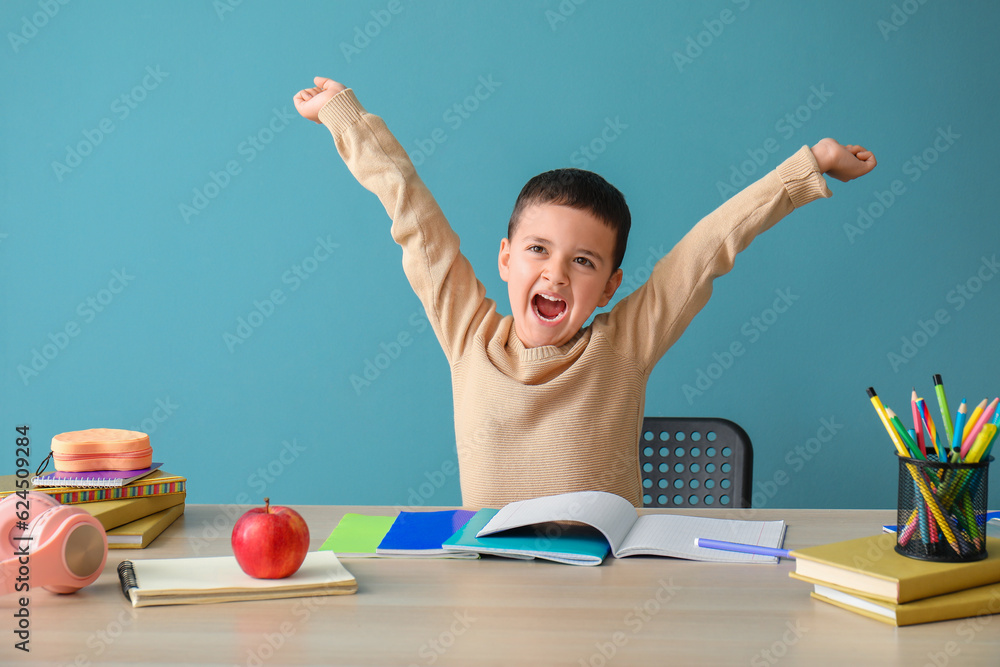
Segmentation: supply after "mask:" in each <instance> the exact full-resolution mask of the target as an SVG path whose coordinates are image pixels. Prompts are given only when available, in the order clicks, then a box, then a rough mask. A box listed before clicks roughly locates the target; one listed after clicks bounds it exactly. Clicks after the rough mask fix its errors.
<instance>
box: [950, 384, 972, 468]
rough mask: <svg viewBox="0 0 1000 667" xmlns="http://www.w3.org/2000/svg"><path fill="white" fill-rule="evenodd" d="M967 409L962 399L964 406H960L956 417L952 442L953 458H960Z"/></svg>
mask: <svg viewBox="0 0 1000 667" xmlns="http://www.w3.org/2000/svg"><path fill="white" fill-rule="evenodd" d="M966 410H968V407H966V404H965V399H964V398H963V399H962V404H961V405H959V406H958V413H957V414H956V415H955V435H954V436H953V437H952V440H951V453H952V457H953V458H956V459H957V458H958V452H959V451H961V449H962V430H963V429H964V428H965V418H966V416H967V415H966Z"/></svg>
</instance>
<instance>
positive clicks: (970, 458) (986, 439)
mask: <svg viewBox="0 0 1000 667" xmlns="http://www.w3.org/2000/svg"><path fill="white" fill-rule="evenodd" d="M996 433H997V426H996V424H987V425H986V426H984V427H983V430H982V431H980V432H979V435H978V436H977V437H976V441H975V442H974V443H973V445H972V447H970V448H969V452H968V454H967V455H966V457H965V462H966V463H979V459H981V458H982V457H983V452H985V451H986V447H987V446H988V445H989V444H990V442H991V441H992V440H993V436H995V435H996Z"/></svg>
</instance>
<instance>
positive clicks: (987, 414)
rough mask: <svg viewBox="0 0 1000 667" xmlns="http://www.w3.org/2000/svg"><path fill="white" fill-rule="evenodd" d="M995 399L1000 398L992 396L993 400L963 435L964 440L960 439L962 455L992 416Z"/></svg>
mask: <svg viewBox="0 0 1000 667" xmlns="http://www.w3.org/2000/svg"><path fill="white" fill-rule="evenodd" d="M997 401H1000V398H994V399H993V401H992V402H990V404H989V405H988V406H986V409H985V410H983V413H982V414H981V415H979V419H977V420H976V423H975V424H974V425H973V426H972V428H971V429H969V434H968V435H967V436H966V437H965V440H963V441H962V452H961V454H962V456H963V457H964V456H965V455H966V454H967V453H968V451H969V449H970V448H971V447H972V443H974V442H975V441H976V438H977V437H978V436H979V432H980V431H981V430H982V428H983V426H985V425H986V424H987V423H988V422H989V421H990V419H992V418H993V413H994V412H996V409H997Z"/></svg>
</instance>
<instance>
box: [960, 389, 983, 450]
mask: <svg viewBox="0 0 1000 667" xmlns="http://www.w3.org/2000/svg"><path fill="white" fill-rule="evenodd" d="M986 403H987V401H986V399H985V398H984V399H983V400H982V402H981V403H980V404H979V405H977V406H976V409H975V410H973V411H972V414H971V415H969V419H968V420H966V422H965V428H964V429H962V442H965V439H966V438H968V437H969V434H970V433H972V427H973V426H975V425H976V422H977V421H979V415H981V414H983V410H985V409H986Z"/></svg>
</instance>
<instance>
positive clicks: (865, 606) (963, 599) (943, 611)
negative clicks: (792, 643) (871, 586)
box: [810, 584, 1000, 626]
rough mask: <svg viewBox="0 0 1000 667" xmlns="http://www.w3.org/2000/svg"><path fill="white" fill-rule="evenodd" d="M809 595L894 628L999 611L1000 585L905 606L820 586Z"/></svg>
mask: <svg viewBox="0 0 1000 667" xmlns="http://www.w3.org/2000/svg"><path fill="white" fill-rule="evenodd" d="M810 595H811V596H812V597H813V598H815V599H816V600H821V601H823V602H828V603H830V604H832V605H836V606H838V607H840V608H842V609H847V610H848V611H853V612H854V613H856V614H861V615H862V616H867V617H868V618H874V619H875V620H877V621H882V622H883V623H888V624H890V625H896V626H902V625H916V624H918V623H931V622H933V621H947V620H950V619H953V618H967V617H970V616H982V615H984V614H995V613H997V612H998V611H1000V584H990V585H988V586H977V587H976V588H968V589H966V590H964V591H958V592H956V593H948V594H947V595H936V596H934V597H931V598H924V599H923V600H914V601H913V602H907V603H906V604H896V603H894V602H885V601H884V600H875V599H872V598H866V597H864V596H862V595H852V594H850V593H846V592H844V591H841V590H837V589H836V588H830V587H828V586H823V585H821V584H816V585H815V586H814V587H813V592H812V593H810Z"/></svg>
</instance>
